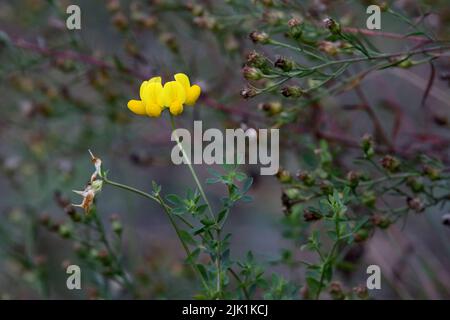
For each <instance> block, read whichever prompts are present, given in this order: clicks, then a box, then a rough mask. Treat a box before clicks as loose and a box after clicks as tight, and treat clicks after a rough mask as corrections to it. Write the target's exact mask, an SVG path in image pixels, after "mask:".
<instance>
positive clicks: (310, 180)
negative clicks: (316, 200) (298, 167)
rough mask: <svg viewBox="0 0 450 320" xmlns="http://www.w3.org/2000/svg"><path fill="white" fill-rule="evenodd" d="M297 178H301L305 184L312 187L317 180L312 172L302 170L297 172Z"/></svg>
mask: <svg viewBox="0 0 450 320" xmlns="http://www.w3.org/2000/svg"><path fill="white" fill-rule="evenodd" d="M297 178H299V179H300V180H301V181H302V182H303V183H304V184H305V186H308V187H311V186H313V185H314V183H315V182H316V181H315V179H314V177H313V176H312V174H310V173H309V172H306V171H300V172H298V173H297Z"/></svg>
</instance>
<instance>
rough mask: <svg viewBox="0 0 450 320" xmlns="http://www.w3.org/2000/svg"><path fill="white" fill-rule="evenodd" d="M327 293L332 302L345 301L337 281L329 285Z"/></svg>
mask: <svg viewBox="0 0 450 320" xmlns="http://www.w3.org/2000/svg"><path fill="white" fill-rule="evenodd" d="M329 292H330V295H331V297H332V298H333V299H334V300H344V299H345V294H344V291H343V290H342V286H341V284H340V283H339V282H337V281H333V282H332V283H331V284H330V289H329Z"/></svg>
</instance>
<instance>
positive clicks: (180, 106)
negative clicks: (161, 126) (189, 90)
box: [169, 101, 183, 116]
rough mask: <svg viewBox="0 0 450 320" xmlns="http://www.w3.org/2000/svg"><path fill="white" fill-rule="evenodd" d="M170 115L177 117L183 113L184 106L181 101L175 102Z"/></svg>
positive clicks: (170, 108) (170, 107)
mask: <svg viewBox="0 0 450 320" xmlns="http://www.w3.org/2000/svg"><path fill="white" fill-rule="evenodd" d="M169 110H170V113H171V114H173V115H174V116H177V115H179V114H181V113H182V112H183V104H182V103H180V102H179V101H174V102H172V103H171V104H170V106H169Z"/></svg>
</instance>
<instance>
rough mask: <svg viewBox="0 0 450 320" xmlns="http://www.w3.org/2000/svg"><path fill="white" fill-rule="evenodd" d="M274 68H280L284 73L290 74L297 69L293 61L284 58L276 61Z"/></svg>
mask: <svg viewBox="0 0 450 320" xmlns="http://www.w3.org/2000/svg"><path fill="white" fill-rule="evenodd" d="M274 66H275V67H276V68H280V69H281V70H283V71H284V72H289V71H291V70H292V69H293V68H294V67H295V63H294V61H292V60H289V59H286V58H284V57H278V59H277V60H276V61H275V63H274Z"/></svg>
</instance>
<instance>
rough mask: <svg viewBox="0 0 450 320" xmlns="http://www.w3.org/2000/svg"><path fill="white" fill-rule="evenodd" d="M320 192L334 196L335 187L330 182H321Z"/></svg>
mask: <svg viewBox="0 0 450 320" xmlns="http://www.w3.org/2000/svg"><path fill="white" fill-rule="evenodd" d="M320 190H321V191H322V193H323V194H325V195H330V194H333V185H332V184H331V182H330V181H328V180H323V181H321V182H320Z"/></svg>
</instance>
